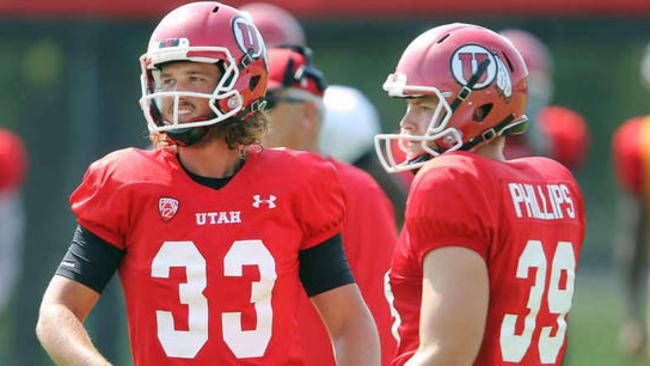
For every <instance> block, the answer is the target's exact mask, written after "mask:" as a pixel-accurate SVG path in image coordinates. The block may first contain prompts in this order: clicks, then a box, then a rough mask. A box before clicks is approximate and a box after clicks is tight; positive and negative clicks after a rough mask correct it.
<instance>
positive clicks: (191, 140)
mask: <svg viewBox="0 0 650 366" xmlns="http://www.w3.org/2000/svg"><path fill="white" fill-rule="evenodd" d="M210 127H212V126H201V127H188V128H179V129H176V130H173V131H167V132H165V134H167V137H168V138H169V139H170V140H171V141H172V142H173V143H174V145H177V146H190V145H194V144H196V143H197V142H199V141H201V139H203V137H205V135H207V133H208V131H210Z"/></svg>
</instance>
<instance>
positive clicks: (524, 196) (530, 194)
mask: <svg viewBox="0 0 650 366" xmlns="http://www.w3.org/2000/svg"><path fill="white" fill-rule="evenodd" d="M508 189H509V191H510V196H511V197H512V204H513V206H514V208H515V215H516V216H517V218H530V219H540V220H559V219H564V218H565V214H566V216H568V217H569V218H572V219H575V218H576V209H575V206H574V203H573V199H572V198H571V191H570V190H569V188H568V187H567V186H566V185H565V184H546V185H538V184H524V183H508ZM522 206H523V207H526V210H525V211H524V210H523V209H522Z"/></svg>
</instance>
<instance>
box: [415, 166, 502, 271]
mask: <svg viewBox="0 0 650 366" xmlns="http://www.w3.org/2000/svg"><path fill="white" fill-rule="evenodd" d="M438 159H440V158H438ZM477 174H478V173H477V172H476V171H471V170H466V169H464V168H462V167H445V166H437V167H434V168H431V169H426V170H423V171H421V172H420V173H418V177H416V180H415V182H414V184H413V186H412V188H411V193H410V194H409V200H408V202H407V208H406V228H407V230H408V238H409V241H410V243H409V245H410V246H411V248H412V249H411V250H412V251H413V252H414V253H415V255H416V256H417V258H418V262H419V263H420V264H421V263H422V261H423V259H424V257H425V256H426V254H427V253H429V252H430V251H432V250H434V249H437V248H441V247H446V246H462V247H466V248H469V249H472V250H474V251H476V252H477V253H478V254H479V255H481V256H482V257H483V258H486V257H487V251H488V247H489V245H490V243H491V242H492V241H493V237H494V233H495V227H496V224H495V218H494V215H493V208H492V207H491V205H490V204H489V200H488V191H487V190H488V189H490V188H489V186H486V184H487V183H486V182H488V180H485V179H481V180H479V178H478V176H477ZM493 200H496V197H494V198H493Z"/></svg>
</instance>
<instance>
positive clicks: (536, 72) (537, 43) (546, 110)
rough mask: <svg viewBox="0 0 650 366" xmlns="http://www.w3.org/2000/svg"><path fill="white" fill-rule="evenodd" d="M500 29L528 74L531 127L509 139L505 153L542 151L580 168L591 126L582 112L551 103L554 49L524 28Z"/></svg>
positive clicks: (518, 155) (512, 156)
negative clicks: (515, 49) (522, 62)
mask: <svg viewBox="0 0 650 366" xmlns="http://www.w3.org/2000/svg"><path fill="white" fill-rule="evenodd" d="M499 33H500V34H501V35H502V36H504V37H506V38H507V39H508V40H509V41H510V42H512V44H513V45H514V46H515V48H517V50H518V51H519V52H520V53H521V55H522V56H523V58H524V62H525V63H526V66H527V67H528V74H529V77H528V104H527V106H526V114H527V115H528V117H529V118H530V122H529V124H528V131H527V133H526V134H523V135H518V136H513V137H511V138H510V139H509V140H508V144H507V145H506V147H505V150H504V154H505V157H506V158H507V159H516V158H521V157H524V156H532V155H542V156H548V157H550V158H553V159H555V160H557V161H559V162H560V163H562V164H563V165H564V166H566V167H568V168H570V169H577V168H579V167H580V166H582V165H583V163H584V161H585V159H586V158H587V153H588V151H589V144H590V136H589V128H588V126H587V122H586V121H585V119H584V117H583V116H582V115H581V114H580V113H578V112H576V111H574V110H572V109H570V108H567V107H565V106H559V105H549V103H550V102H551V100H552V98H553V93H554V83H553V58H552V56H551V52H550V51H549V50H548V47H546V45H545V44H544V43H543V42H542V41H541V40H540V39H539V38H538V37H537V36H535V35H533V34H532V33H529V32H527V31H524V30H522V29H506V30H502V31H501V32H499Z"/></svg>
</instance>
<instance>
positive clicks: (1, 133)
mask: <svg viewBox="0 0 650 366" xmlns="http://www.w3.org/2000/svg"><path fill="white" fill-rule="evenodd" d="M26 173H27V151H26V150H25V145H24V144H23V142H22V140H21V139H20V137H18V135H16V134H14V133H13V132H11V131H9V130H5V129H3V128H0V192H3V191H9V190H15V189H18V188H19V187H20V185H21V184H22V182H23V179H24V178H25V174H26Z"/></svg>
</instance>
